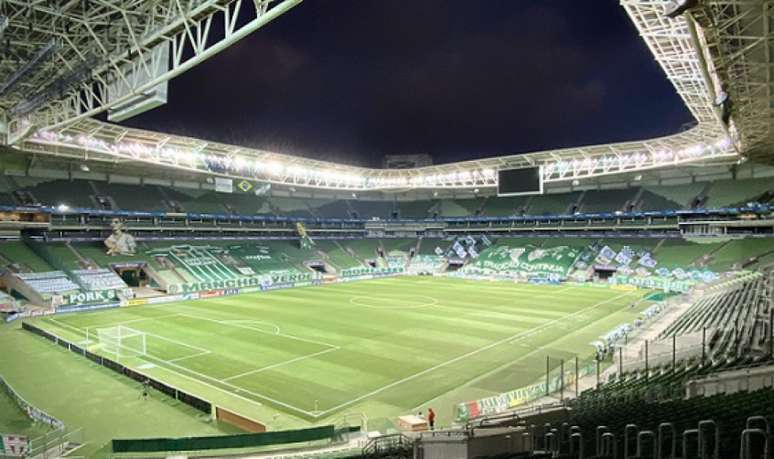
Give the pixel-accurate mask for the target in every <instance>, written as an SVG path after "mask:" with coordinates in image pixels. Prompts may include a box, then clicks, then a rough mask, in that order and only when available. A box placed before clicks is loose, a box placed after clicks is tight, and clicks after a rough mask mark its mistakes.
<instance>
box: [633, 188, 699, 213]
mask: <svg viewBox="0 0 774 459" xmlns="http://www.w3.org/2000/svg"><path fill="white" fill-rule="evenodd" d="M705 186H706V184H705V183H688V184H684V185H659V186H646V187H645V191H648V192H649V193H651V194H653V195H655V196H659V197H661V198H663V199H665V200H666V201H667V202H670V203H671V202H674V203H676V205H675V206H670V207H668V209H687V208H690V207H693V202H694V200H695V199H696V198H697V197H698V196H699V195H700V194H701V192H702V190H703V189H704V187H705ZM643 210H648V209H643Z"/></svg>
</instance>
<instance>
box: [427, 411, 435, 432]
mask: <svg viewBox="0 0 774 459" xmlns="http://www.w3.org/2000/svg"><path fill="white" fill-rule="evenodd" d="M427 422H428V424H430V430H435V411H433V409H432V408H428V409H427Z"/></svg>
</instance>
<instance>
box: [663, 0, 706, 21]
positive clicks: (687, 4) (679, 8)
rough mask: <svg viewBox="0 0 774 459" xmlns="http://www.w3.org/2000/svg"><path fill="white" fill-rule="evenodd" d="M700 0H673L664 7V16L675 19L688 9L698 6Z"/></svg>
mask: <svg viewBox="0 0 774 459" xmlns="http://www.w3.org/2000/svg"><path fill="white" fill-rule="evenodd" d="M698 4H699V0H673V1H672V2H671V3H669V4H667V6H666V8H665V9H664V16H666V17H668V18H669V19H675V18H677V17H679V16H682V14H683V13H685V12H686V11H688V10H690V9H692V8H695V7H696V6H698Z"/></svg>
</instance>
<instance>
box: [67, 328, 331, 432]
mask: <svg viewBox="0 0 774 459" xmlns="http://www.w3.org/2000/svg"><path fill="white" fill-rule="evenodd" d="M52 320H53V319H52ZM61 325H62V326H64V327H67V328H69V329H71V330H75V331H76V332H77V333H78V334H83V333H84V332H85V330H84V329H82V328H77V327H74V326H72V325H69V324H65V323H61ZM145 357H151V358H153V359H155V360H158V361H159V362H163V363H164V364H166V365H171V366H173V367H177V368H180V369H181V370H183V371H186V372H189V373H192V374H195V375H197V376H199V377H200V378H202V379H205V380H210V381H214V382H215V383H218V384H223V385H224V386H227V387H229V388H230V389H231V390H224V389H223V388H222V387H217V386H215V385H212V384H210V383H208V382H206V381H202V380H201V379H198V378H192V377H190V376H188V375H186V374H183V373H181V372H180V371H175V370H173V369H171V368H168V367H166V366H164V367H162V368H164V369H165V370H167V371H169V372H171V373H174V374H176V375H178V376H180V377H182V378H186V379H190V380H191V381H195V382H197V383H199V384H203V385H205V386H207V387H210V388H212V389H215V390H219V391H221V392H226V393H228V394H231V395H233V396H234V397H238V398H241V399H242V400H245V401H248V402H250V403H254V404H257V405H259V406H260V405H261V404H260V403H258V402H256V401H255V400H250V399H249V398H246V397H243V396H241V395H239V394H238V393H236V392H245V393H248V394H250V395H252V396H254V397H258V398H261V399H264V400H268V401H269V402H272V403H275V404H277V405H279V406H283V407H285V408H288V409H290V410H292V411H295V412H297V413H303V414H305V415H307V416H309V417H316V416H315V415H314V414H313V413H312V412H310V411H306V410H303V409H301V408H298V407H295V406H293V405H291V404H289V403H285V402H281V401H279V400H276V399H273V398H271V397H268V396H266V395H263V394H259V393H257V392H253V391H250V390H248V389H244V388H242V387H239V386H235V385H233V384H231V383H227V382H224V381H220V380H219V379H216V378H213V377H212V376H209V375H205V374H203V373H199V372H198V371H195V370H191V369H190V368H186V367H184V366H181V365H178V364H176V363H174V362H170V361H168V360H164V359H161V358H159V357H156V356H154V355H153V354H150V353H146V356H145ZM145 357H138V358H139V359H140V360H145V361H146V362H148V363H154V362H152V361H148V360H147V358H145Z"/></svg>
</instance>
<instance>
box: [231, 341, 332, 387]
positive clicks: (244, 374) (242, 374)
mask: <svg viewBox="0 0 774 459" xmlns="http://www.w3.org/2000/svg"><path fill="white" fill-rule="evenodd" d="M339 349H341V348H340V347H336V348H331V349H325V350H322V351H319V352H315V353H313V354H306V355H301V356H298V357H295V358H292V359H290V360H285V361H283V362H278V363H274V364H272V365H267V366H265V367H261V368H257V369H255V370H250V371H245V372H244V373H239V374H237V375H234V376H229V377H228V378H223V381H233V380H234V379H239V378H242V377H244V376H250V375H254V374H257V373H261V372H264V371H268V370H273V369H274V368H279V367H282V366H285V365H290V364H291V363H296V362H299V361H301V360H306V359H311V358H313V357H317V356H319V355H323V354H327V353H329V352H334V351H338V350H339Z"/></svg>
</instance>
